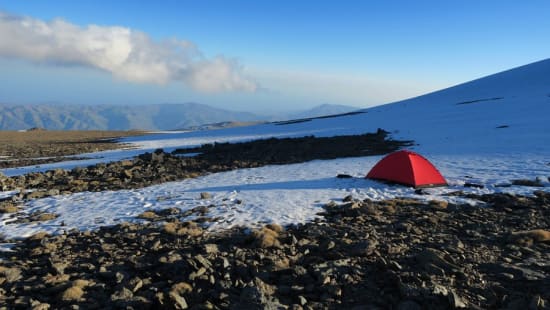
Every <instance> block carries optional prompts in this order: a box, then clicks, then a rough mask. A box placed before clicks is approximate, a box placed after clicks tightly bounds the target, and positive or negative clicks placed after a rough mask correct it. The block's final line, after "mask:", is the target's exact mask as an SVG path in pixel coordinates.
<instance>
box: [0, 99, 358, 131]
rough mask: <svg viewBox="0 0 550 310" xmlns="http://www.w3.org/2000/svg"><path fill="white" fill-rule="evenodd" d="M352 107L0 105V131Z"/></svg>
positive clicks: (158, 124) (181, 125) (174, 122)
mask: <svg viewBox="0 0 550 310" xmlns="http://www.w3.org/2000/svg"><path fill="white" fill-rule="evenodd" d="M356 109H357V108H355V107H349V106H342V105H329V104H324V105H320V106H317V107H315V108H313V109H310V110H307V111H302V112H296V113H288V114H279V115H276V116H274V115H272V116H261V115H257V114H253V113H248V112H235V111H229V110H224V109H218V108H214V107H211V106H208V105H204V104H198V103H181V104H150V105H76V104H73V105H71V104H35V105H14V104H0V130H24V129H29V128H44V129H48V130H130V129H142V130H172V129H185V128H200V127H201V126H202V125H205V124H229V125H228V126H231V124H242V123H248V122H259V121H273V120H285V119H292V118H303V117H315V116H320V115H328V114H339V113H345V112H349V111H353V110H356Z"/></svg>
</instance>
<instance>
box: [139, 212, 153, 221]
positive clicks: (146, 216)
mask: <svg viewBox="0 0 550 310" xmlns="http://www.w3.org/2000/svg"><path fill="white" fill-rule="evenodd" d="M137 217H138V218H140V219H142V220H154V219H156V218H157V217H158V215H157V214H156V213H155V212H153V211H145V212H143V213H141V214H140V215H138V216H137Z"/></svg>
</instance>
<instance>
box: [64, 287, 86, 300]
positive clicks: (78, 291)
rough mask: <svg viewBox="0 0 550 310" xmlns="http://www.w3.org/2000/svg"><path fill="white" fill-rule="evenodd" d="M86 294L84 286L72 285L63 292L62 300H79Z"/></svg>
mask: <svg viewBox="0 0 550 310" xmlns="http://www.w3.org/2000/svg"><path fill="white" fill-rule="evenodd" d="M82 295H84V291H83V290H82V288H80V287H78V286H71V287H69V288H68V289H66V290H65V291H64V292H63V294H61V300H63V301H78V300H80V299H81V298H82Z"/></svg>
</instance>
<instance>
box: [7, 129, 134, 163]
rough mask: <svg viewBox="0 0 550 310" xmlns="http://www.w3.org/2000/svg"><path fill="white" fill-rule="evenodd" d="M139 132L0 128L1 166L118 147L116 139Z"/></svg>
mask: <svg viewBox="0 0 550 310" xmlns="http://www.w3.org/2000/svg"><path fill="white" fill-rule="evenodd" d="M140 134H143V133H142V132H139V131H47V130H39V129H36V130H29V131H24V132H19V131H0V145H1V147H0V169H1V168H10V167H20V166H30V165H40V164H45V163H52V162H59V161H64V160H67V159H66V158H65V157H64V156H67V155H75V154H82V153H90V152H97V151H104V150H112V149H118V148H120V147H121V145H120V144H118V143H114V142H115V140H114V139H116V138H120V137H126V136H135V135H140Z"/></svg>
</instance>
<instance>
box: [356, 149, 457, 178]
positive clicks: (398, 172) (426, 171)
mask: <svg viewBox="0 0 550 310" xmlns="http://www.w3.org/2000/svg"><path fill="white" fill-rule="evenodd" d="M367 179H374V180H382V181H387V182H391V183H398V184H403V185H408V186H413V187H429V186H444V185H447V182H446V181H445V179H444V178H443V176H442V175H441V173H439V171H438V170H437V169H436V168H435V167H434V165H432V163H430V162H429V161H428V160H427V159H426V158H424V157H422V156H421V155H420V154H417V153H415V152H411V151H406V150H403V151H397V152H393V153H391V154H389V155H386V157H384V158H382V160H380V161H379V162H378V163H377V164H376V165H374V167H373V168H372V169H371V170H370V171H369V173H368V174H367Z"/></svg>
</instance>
